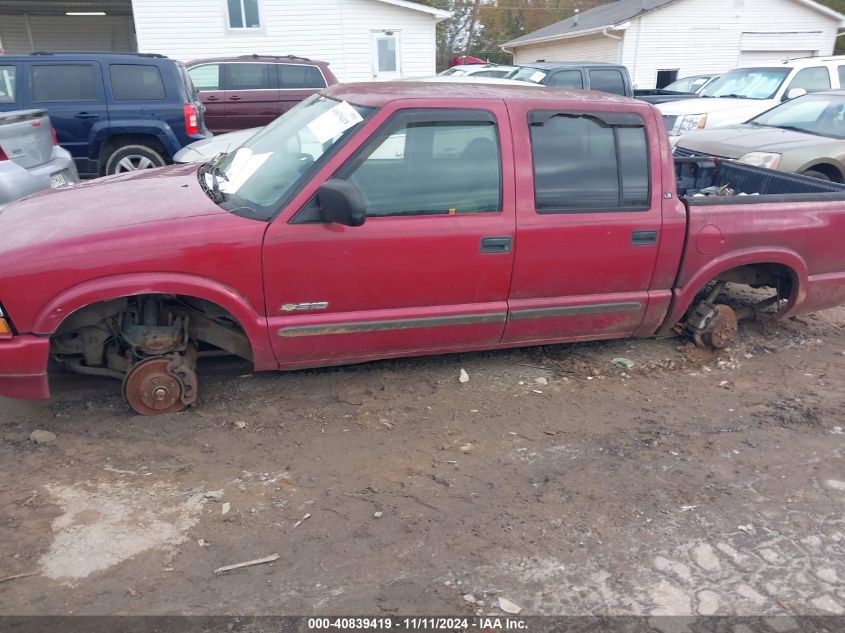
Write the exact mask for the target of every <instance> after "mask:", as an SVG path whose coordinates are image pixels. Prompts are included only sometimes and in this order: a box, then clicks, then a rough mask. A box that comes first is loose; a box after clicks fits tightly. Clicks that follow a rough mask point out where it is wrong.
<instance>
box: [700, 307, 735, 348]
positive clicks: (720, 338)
mask: <svg viewBox="0 0 845 633" xmlns="http://www.w3.org/2000/svg"><path fill="white" fill-rule="evenodd" d="M714 307H715V308H716V313H715V315H713V317H712V318H711V319H710V321H709V323H708V324H707V327H706V328H705V330H704V332H702V333H701V337H702V339H704V342H705V343H707V344H708V345H709V346H710V347H712V348H714V349H725V348H726V347H729V346H730V345H731V344H732V343H733V342H734V341H735V340H736V334H737V331H738V327H737V318H736V312H734V311H733V308H731V307H730V306H726V305H724V304H719V305H717V306H714Z"/></svg>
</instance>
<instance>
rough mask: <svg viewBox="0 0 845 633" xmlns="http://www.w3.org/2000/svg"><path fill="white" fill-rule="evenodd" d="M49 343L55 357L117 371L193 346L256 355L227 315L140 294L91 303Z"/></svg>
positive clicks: (212, 307)
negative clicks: (143, 360)
mask: <svg viewBox="0 0 845 633" xmlns="http://www.w3.org/2000/svg"><path fill="white" fill-rule="evenodd" d="M50 340H51V352H52V354H53V356H54V357H56V358H59V359H62V358H64V359H74V360H76V361H81V362H82V363H83V365H82V366H83V367H89V368H107V369H113V370H116V371H121V370H122V369H123V368H125V367H128V366H131V364H132V362H133V361H138V360H141V359H143V358H146V357H152V356H157V355H161V354H165V353H170V352H173V351H179V352H183V351H184V350H185V349H186V348H187V347H188V346H189V345H191V346H197V345H199V346H200V347H202V348H203V351H206V350H207V351H214V352H217V353H219V352H225V353H228V354H231V355H233V356H238V357H241V358H243V359H244V360H248V361H252V356H253V355H252V347H251V345H250V341H249V338H248V337H247V335H246V332H245V330H244V328H243V326H242V325H241V324H240V323H239V322H238V320H237V319H236V318H235V317H234V316H233V315H232V314H231V313H230V312H229V311H227V310H226V309H224V308H223V307H221V306H219V305H217V304H216V303H213V302H211V301H208V300H205V299H200V298H198V297H193V296H189V295H174V294H140V295H129V296H124V297H118V298H115V299H110V300H107V301H101V302H97V303H93V304H89V305H87V306H85V307H83V308H80V309H79V310H76V311H75V312H73V313H72V314H70V315H69V316H67V317H66V318H65V319H64V320H63V321H62V322H61V324H60V325H59V327H58V328H57V329H56V331H55V332H54V333H53V335H52V336H51V337H50ZM115 354H117V355H118V356H120V360H119V361H116V360H115V358H114V355H115ZM123 359H126V360H125V361H124V360H123ZM89 373H90V372H89Z"/></svg>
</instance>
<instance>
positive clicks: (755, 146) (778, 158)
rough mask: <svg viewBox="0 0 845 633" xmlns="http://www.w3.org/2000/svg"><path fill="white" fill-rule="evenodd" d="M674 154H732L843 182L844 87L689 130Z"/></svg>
mask: <svg viewBox="0 0 845 633" xmlns="http://www.w3.org/2000/svg"><path fill="white" fill-rule="evenodd" d="M675 155H676V156H683V157H690V156H717V157H722V158H732V159H737V160H739V161H740V162H742V163H748V164H751V165H759V166H761V167H769V168H771V169H779V170H781V171H791V172H798V173H802V174H804V175H805V176H812V177H814V178H821V179H822V180H832V181H834V182H845V90H836V91H830V92H819V93H816V94H812V95H805V96H803V97H798V98H797V99H794V100H792V101H787V102H786V103H783V104H781V105H779V106H776V107H774V108H772V109H771V110H769V111H768V112H764V113H763V114H761V115H759V116H757V117H754V118H753V119H751V120H750V121H748V122H747V123H743V124H740V125H729V126H726V127H721V128H716V129H713V130H701V131H699V132H691V133H690V134H686V135H684V136H682V137H681V139H680V140H679V141H678V144H677V146H676V147H675Z"/></svg>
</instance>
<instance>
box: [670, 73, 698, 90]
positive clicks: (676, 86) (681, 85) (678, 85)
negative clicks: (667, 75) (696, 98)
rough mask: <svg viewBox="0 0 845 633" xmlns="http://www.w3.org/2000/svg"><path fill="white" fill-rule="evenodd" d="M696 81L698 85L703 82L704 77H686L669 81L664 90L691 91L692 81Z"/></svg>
mask: <svg viewBox="0 0 845 633" xmlns="http://www.w3.org/2000/svg"><path fill="white" fill-rule="evenodd" d="M696 81H698V82H699V83H698V85H701V84H703V83H704V81H705V80H704V79H695V78H693V77H687V78H686V79H678V81H673V82H672V83H670V84H669V85H668V86H666V88H664V90H671V91H673V92H692V91H693V83H694V82H696Z"/></svg>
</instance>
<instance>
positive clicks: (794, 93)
mask: <svg viewBox="0 0 845 633" xmlns="http://www.w3.org/2000/svg"><path fill="white" fill-rule="evenodd" d="M805 94H807V91H806V90H804V89H803V88H792V89H791V90H790V91H789V92H787V93H786V98H785V99H784V101H792V100H793V99H797V98H798V97H803V96H804V95H805Z"/></svg>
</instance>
